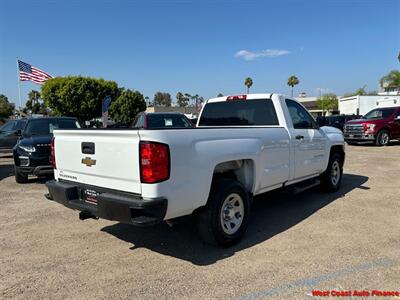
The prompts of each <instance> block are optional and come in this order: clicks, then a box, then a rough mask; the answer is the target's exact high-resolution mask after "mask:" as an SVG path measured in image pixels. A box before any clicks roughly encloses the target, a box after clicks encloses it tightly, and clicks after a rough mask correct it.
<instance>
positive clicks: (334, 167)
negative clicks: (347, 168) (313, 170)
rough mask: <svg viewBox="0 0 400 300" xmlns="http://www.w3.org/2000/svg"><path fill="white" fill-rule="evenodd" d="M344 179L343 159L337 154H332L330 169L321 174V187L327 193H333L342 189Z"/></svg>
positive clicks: (329, 163)
mask: <svg viewBox="0 0 400 300" xmlns="http://www.w3.org/2000/svg"><path fill="white" fill-rule="evenodd" d="M342 177H343V158H342V156H341V155H340V154H339V153H337V152H333V153H331V155H330V157H329V162H328V167H327V168H326V170H325V172H324V173H322V174H321V176H320V180H321V187H322V189H323V190H324V191H325V192H329V193H333V192H336V191H337V190H338V189H339V188H340V184H341V183H342Z"/></svg>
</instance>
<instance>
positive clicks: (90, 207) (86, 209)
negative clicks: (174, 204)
mask: <svg viewBox="0 0 400 300" xmlns="http://www.w3.org/2000/svg"><path fill="white" fill-rule="evenodd" d="M46 186H47V188H48V189H49V195H48V196H46V198H48V199H49V200H53V201H56V202H58V203H60V204H62V205H64V206H66V207H68V208H70V209H75V210H79V211H81V212H82V213H84V214H85V215H86V216H90V217H96V218H102V219H107V220H112V221H119V222H122V223H127V224H133V225H137V226H148V225H153V224H156V223H158V222H160V221H162V220H164V217H165V214H166V212H167V207H168V201H167V199H165V198H155V199H143V198H142V197H141V196H140V195H136V194H130V193H123V192H117V191H112V190H107V189H103V188H100V189H101V191H100V190H99V188H97V187H93V186H87V185H82V184H76V183H70V182H59V181H56V180H51V181H48V182H47V183H46ZM85 190H90V191H96V192H98V196H97V205H95V204H93V203H89V202H86V201H85V200H84V196H83V195H84V191H85Z"/></svg>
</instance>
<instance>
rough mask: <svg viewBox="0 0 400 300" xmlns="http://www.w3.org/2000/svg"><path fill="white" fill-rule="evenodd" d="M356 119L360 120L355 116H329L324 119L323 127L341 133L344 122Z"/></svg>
mask: <svg viewBox="0 0 400 300" xmlns="http://www.w3.org/2000/svg"><path fill="white" fill-rule="evenodd" d="M358 118H360V116H357V115H331V116H327V117H326V121H325V125H324V126H332V127H335V128H337V129H340V130H341V131H343V130H344V124H346V122H348V121H350V120H355V119H358Z"/></svg>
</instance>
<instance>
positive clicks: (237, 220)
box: [220, 193, 244, 235]
mask: <svg viewBox="0 0 400 300" xmlns="http://www.w3.org/2000/svg"><path fill="white" fill-rule="evenodd" d="M220 215H221V216H220V220H221V226H222V230H223V231H224V232H225V233H226V234H228V235H232V234H235V233H236V232H237V231H238V230H239V228H240V227H241V225H242V223H243V217H244V202H243V199H242V197H241V196H240V195H239V194H236V193H232V194H229V195H228V196H227V197H226V198H225V200H224V203H223V204H222V208H221V213H220Z"/></svg>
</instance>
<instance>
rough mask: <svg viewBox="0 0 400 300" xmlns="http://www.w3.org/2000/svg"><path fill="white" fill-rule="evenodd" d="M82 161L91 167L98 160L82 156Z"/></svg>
mask: <svg viewBox="0 0 400 300" xmlns="http://www.w3.org/2000/svg"><path fill="white" fill-rule="evenodd" d="M82 163H83V164H84V165H86V166H88V167H91V166H94V165H95V164H96V160H95V159H91V158H90V157H85V158H82Z"/></svg>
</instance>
